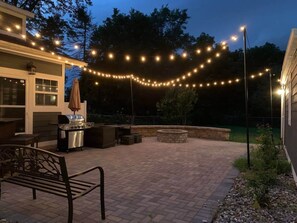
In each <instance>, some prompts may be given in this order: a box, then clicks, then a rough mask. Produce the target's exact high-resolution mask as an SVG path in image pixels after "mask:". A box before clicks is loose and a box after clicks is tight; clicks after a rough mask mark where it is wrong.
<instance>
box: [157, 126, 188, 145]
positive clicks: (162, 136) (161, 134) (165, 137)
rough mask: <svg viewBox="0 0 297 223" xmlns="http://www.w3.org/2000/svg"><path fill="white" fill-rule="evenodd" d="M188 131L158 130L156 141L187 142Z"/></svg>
mask: <svg viewBox="0 0 297 223" xmlns="http://www.w3.org/2000/svg"><path fill="white" fill-rule="evenodd" d="M187 138H188V131H186V130H181V129H160V130H157V140H158V141H159V142H168V143H185V142H187Z"/></svg>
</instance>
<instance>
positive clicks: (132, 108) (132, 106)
mask: <svg viewBox="0 0 297 223" xmlns="http://www.w3.org/2000/svg"><path fill="white" fill-rule="evenodd" d="M130 93H131V115H132V117H131V125H133V124H134V101H133V87H132V75H130Z"/></svg>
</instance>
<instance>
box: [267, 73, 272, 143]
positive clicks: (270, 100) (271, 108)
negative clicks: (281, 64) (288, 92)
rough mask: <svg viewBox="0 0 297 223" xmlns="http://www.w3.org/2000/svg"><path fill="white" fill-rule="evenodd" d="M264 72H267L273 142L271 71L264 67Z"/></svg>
mask: <svg viewBox="0 0 297 223" xmlns="http://www.w3.org/2000/svg"><path fill="white" fill-rule="evenodd" d="M265 71H266V72H269V91H270V127H271V140H272V142H273V104H272V94H273V91H272V80H271V79H272V73H271V69H266V70H265Z"/></svg>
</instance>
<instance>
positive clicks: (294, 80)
mask: <svg viewBox="0 0 297 223" xmlns="http://www.w3.org/2000/svg"><path fill="white" fill-rule="evenodd" d="M289 75H290V74H289ZM289 84H291V92H288V94H286V96H285V97H286V98H285V103H286V104H285V134H284V135H285V137H284V145H285V146H286V149H287V152H288V154H289V157H290V160H291V162H292V165H293V168H294V170H295V172H296V173H297V68H296V67H294V70H293V71H291V82H288V84H287V85H286V88H287V89H290V88H289ZM289 97H291V125H289V124H288V112H289V111H288V109H289V106H288V103H289Z"/></svg>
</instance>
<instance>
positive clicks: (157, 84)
mask: <svg viewBox="0 0 297 223" xmlns="http://www.w3.org/2000/svg"><path fill="white" fill-rule="evenodd" d="M83 70H84V71H88V72H89V73H91V74H97V75H98V76H100V77H104V78H114V79H121V80H122V79H130V78H131V79H132V80H133V81H135V82H136V83H138V84H140V85H143V86H146V87H175V86H179V87H183V86H185V87H193V88H194V87H196V86H199V87H200V88H203V87H204V86H206V87H211V86H216V87H217V86H226V84H228V85H231V84H236V83H239V82H240V81H241V79H240V78H234V79H228V80H218V81H213V82H212V83H210V82H207V83H185V84H182V83H180V81H181V80H185V79H186V78H187V76H191V74H192V73H191V72H189V73H188V74H187V75H183V76H182V77H181V78H177V79H175V80H170V81H167V82H157V81H153V83H151V80H147V81H146V79H145V78H140V77H138V76H135V75H111V74H104V73H100V72H95V71H93V70H91V69H87V68H84V69H83ZM260 73H262V72H259V74H260ZM266 73H267V72H266ZM262 74H263V73H262ZM258 76H259V77H260V75H258ZM249 77H250V78H251V79H255V78H256V77H257V76H256V75H255V74H251V75H250V76H249ZM177 83H178V84H177Z"/></svg>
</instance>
